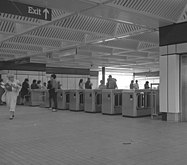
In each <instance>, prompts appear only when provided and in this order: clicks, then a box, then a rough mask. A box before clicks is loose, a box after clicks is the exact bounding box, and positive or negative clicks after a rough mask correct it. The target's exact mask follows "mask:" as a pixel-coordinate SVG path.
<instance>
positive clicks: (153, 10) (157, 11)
mask: <svg viewBox="0 0 187 165" xmlns="http://www.w3.org/2000/svg"><path fill="white" fill-rule="evenodd" d="M185 5H186V0H115V1H114V2H112V3H111V6H117V7H120V8H122V9H125V8H129V9H133V10H136V11H138V12H141V13H145V14H146V13H148V14H151V15H155V16H160V17H163V18H167V19H170V20H174V21H176V20H177V19H178V17H179V16H180V14H181V11H183V9H184V6H185Z"/></svg>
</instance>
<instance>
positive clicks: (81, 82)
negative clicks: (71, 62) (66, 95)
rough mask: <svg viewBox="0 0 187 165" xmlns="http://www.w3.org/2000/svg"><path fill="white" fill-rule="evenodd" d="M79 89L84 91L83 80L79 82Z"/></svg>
mask: <svg viewBox="0 0 187 165" xmlns="http://www.w3.org/2000/svg"><path fill="white" fill-rule="evenodd" d="M79 89H84V83H83V79H80V80H79Z"/></svg>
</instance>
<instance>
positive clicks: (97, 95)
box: [84, 89, 102, 113]
mask: <svg viewBox="0 0 187 165" xmlns="http://www.w3.org/2000/svg"><path fill="white" fill-rule="evenodd" d="M101 105H102V90H99V89H95V90H91V89H86V90H85V103H84V111H85V112H93V113H97V112H101Z"/></svg>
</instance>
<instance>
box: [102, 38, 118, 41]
mask: <svg viewBox="0 0 187 165" xmlns="http://www.w3.org/2000/svg"><path fill="white" fill-rule="evenodd" d="M113 40H116V38H109V39H106V40H105V41H113Z"/></svg>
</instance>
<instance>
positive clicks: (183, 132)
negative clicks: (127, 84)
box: [0, 106, 187, 165]
mask: <svg viewBox="0 0 187 165" xmlns="http://www.w3.org/2000/svg"><path fill="white" fill-rule="evenodd" d="M8 117H9V116H8V111H7V109H6V107H5V106H0V165H185V164H187V163H186V162H187V123H167V122H164V121H161V120H151V119H150V118H138V119H131V118H124V117H121V116H107V115H101V114H90V113H84V112H70V111H60V110H59V111H58V112H51V111H49V110H48V109H45V108H38V107H24V106H18V107H17V112H16V118H15V119H14V120H12V121H11V120H9V119H8Z"/></svg>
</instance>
